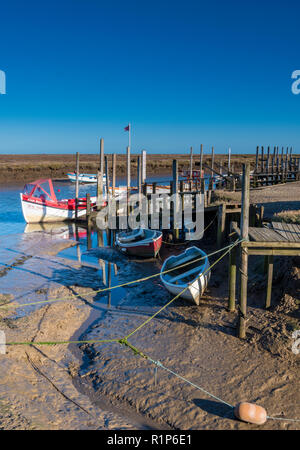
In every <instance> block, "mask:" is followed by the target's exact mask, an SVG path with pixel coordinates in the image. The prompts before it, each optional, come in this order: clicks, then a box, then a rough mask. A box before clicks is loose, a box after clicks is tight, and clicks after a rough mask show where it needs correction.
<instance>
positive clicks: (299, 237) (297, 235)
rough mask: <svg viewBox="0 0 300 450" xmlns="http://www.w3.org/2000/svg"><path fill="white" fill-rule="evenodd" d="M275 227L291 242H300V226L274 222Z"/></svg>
mask: <svg viewBox="0 0 300 450" xmlns="http://www.w3.org/2000/svg"><path fill="white" fill-rule="evenodd" d="M272 227H273V229H275V230H276V232H278V233H280V234H281V235H282V236H285V238H286V240H287V241H289V242H300V227H299V225H296V224H291V223H283V222H272Z"/></svg>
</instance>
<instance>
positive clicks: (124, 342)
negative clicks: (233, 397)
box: [6, 239, 300, 422]
mask: <svg viewBox="0 0 300 450" xmlns="http://www.w3.org/2000/svg"><path fill="white" fill-rule="evenodd" d="M242 240H244V239H242ZM242 240H238V241H236V242H234V243H233V244H232V245H230V246H227V247H224V248H223V249H222V250H224V249H225V248H228V247H229V248H228V250H227V251H226V252H225V253H224V254H223V255H221V256H220V258H218V259H217V260H216V261H215V262H214V263H213V264H212V265H211V266H210V267H209V268H207V269H206V270H205V271H204V272H203V273H202V274H201V275H200V276H203V275H204V274H205V273H206V272H207V271H208V270H210V269H211V268H212V267H213V266H214V265H216V264H217V263H218V262H219V261H220V260H221V259H222V258H223V257H224V256H225V255H226V254H227V253H229V252H230V251H231V249H232V248H233V247H234V246H236V245H238V244H239V242H241V241H242ZM194 262H195V261H194ZM177 268H178V267H177ZM200 276H199V277H198V278H200ZM186 289H188V286H187V287H186V288H184V289H183V290H182V291H181V292H180V293H179V294H177V295H176V296H175V297H174V298H173V299H171V300H170V302H168V303H167V304H166V305H164V306H163V307H162V308H160V309H159V310H158V311H157V312H156V313H155V314H153V315H152V316H151V317H150V318H149V319H147V320H146V321H145V322H143V323H142V324H141V325H139V326H138V327H137V328H136V329H135V330H133V331H132V332H131V333H130V334H128V335H127V336H126V337H124V338H122V339H102V340H97V339H92V340H86V341H83V340H82V341H57V342H54V341H49V342H32V341H31V342H7V343H6V345H58V344H72V343H73V344H83V343H87V344H103V343H112V342H114V343H119V344H120V345H124V346H125V347H128V348H129V349H130V350H131V351H132V352H133V353H134V354H135V355H136V356H140V357H141V358H143V359H146V360H148V361H150V362H152V363H153V364H155V366H156V367H160V368H161V369H163V370H165V371H167V372H169V373H170V374H172V375H174V376H175V377H176V378H179V379H181V380H182V381H184V382H185V383H188V384H189V385H190V386H193V387H194V388H196V389H198V390H200V391H202V392H204V393H205V394H206V395H208V396H209V397H212V398H214V399H215V400H217V401H218V402H220V403H223V404H224V405H226V406H228V407H229V408H231V409H234V406H233V405H231V404H230V403H228V402H226V401H225V400H223V399H221V398H219V397H217V396H215V395H214V394H212V393H211V392H209V391H207V390H206V389H204V388H202V387H201V386H199V385H197V384H195V383H193V382H192V381H190V380H188V379H187V378H185V377H183V376H181V375H179V374H178V373H176V372H174V371H173V370H171V369H169V368H168V367H166V366H164V365H163V364H162V363H161V362H160V361H156V360H154V359H152V358H150V356H148V355H146V354H145V353H143V352H142V351H141V350H139V349H138V348H137V347H135V346H133V345H132V344H131V343H130V342H128V338H129V337H130V336H132V335H133V334H134V333H136V332H137V331H138V330H140V329H141V328H142V327H143V326H144V325H146V324H147V323H148V322H150V321H151V320H152V319H154V317H155V316H156V315H157V314H158V313H159V312H161V311H162V310H164V309H165V308H166V307H167V306H168V305H170V304H171V303H172V302H173V301H174V300H176V299H177V298H178V297H179V296H180V295H181V294H182V293H183V292H184V291H185V290H186ZM267 419H270V420H281V421H286V422H287V421H288V422H300V419H290V418H286V419H285V418H284V417H272V416H267Z"/></svg>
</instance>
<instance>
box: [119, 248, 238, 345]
mask: <svg viewBox="0 0 300 450" xmlns="http://www.w3.org/2000/svg"><path fill="white" fill-rule="evenodd" d="M237 244H238V242H236V243H234V244H232V246H231V247H230V248H229V249H228V250H227V251H226V252H225V253H223V255H221V256H220V258H218V259H217V260H216V261H215V262H214V263H213V264H212V265H211V266H209V267H208V268H207V269H206V270H204V272H202V273H201V275H199V277H198V278H200V277H201V276H203V275H205V274H206V273H207V272H208V271H209V270H211V269H212V267H214V266H215V265H216V264H217V263H218V262H219V261H221V259H222V258H224V256H225V255H227V253H229V252H230V251H231V250H232V248H233V247H234V246H235V245H237ZM198 278H197V279H198ZM188 288H189V285H187V286H186V287H185V288H184V289H183V290H182V291H181V292H179V294H177V295H176V296H175V297H174V298H172V300H170V301H169V302H168V303H167V304H166V305H164V306H163V307H162V308H160V309H159V310H158V311H157V312H156V313H154V314H153V315H152V316H151V317H149V318H148V319H147V320H145V322H143V323H142V324H141V325H140V326H138V327H137V328H136V329H135V330H133V331H132V332H131V333H130V334H128V335H127V336H126V339H128V338H129V337H130V336H132V335H133V334H134V333H136V332H137V331H138V330H140V329H141V328H142V327H143V326H144V325H146V324H147V323H148V322H150V320H152V319H153V318H154V317H155V316H157V314H159V313H160V312H161V311H163V310H164V309H165V308H166V307H167V306H169V305H170V304H171V303H173V302H174V300H176V299H177V298H178V297H180V296H181V295H182V294H183V293H184V292H185V291H186V290H187V289H188Z"/></svg>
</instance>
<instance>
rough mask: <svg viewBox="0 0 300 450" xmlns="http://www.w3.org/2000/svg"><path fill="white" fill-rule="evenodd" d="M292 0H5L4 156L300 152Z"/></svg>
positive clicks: (0, 10) (0, 33)
mask: <svg viewBox="0 0 300 450" xmlns="http://www.w3.org/2000/svg"><path fill="white" fill-rule="evenodd" d="M299 17H300V5H299V2H297V1H289V0H286V1H284V2H283V1H276V0H275V1H273V2H271V1H255V0H254V1H253V0H252V1H251V2H250V1H244V2H241V1H230V0H229V1H227V2H224V1H209V2H207V1H205V2H204V1H203V2H202V1H190V0H186V1H184V2H182V1H181V2H179V1H177V0H173V1H169V0H167V1H165V0H160V1H156V0H153V1H151V2H150V1H144V0H139V1H131V0H128V1H127V0H126V1H124V0H123V1H118V0H116V1H113V0H110V1H102V0H60V1H56V0H52V1H51V2H49V1H47V0H45V1H43V2H41V1H30V0H28V1H25V0H24V1H14V0H11V1H10V2H6V3H4V2H2V3H1V6H0V70H3V71H5V73H6V80H7V93H6V95H1V96H0V153H48V152H51V153H63V152H66V153H70V152H75V151H80V152H86V153H95V152H97V151H98V148H99V138H100V137H103V138H104V141H105V150H106V151H107V152H125V147H126V145H127V137H128V135H127V133H126V132H125V131H123V130H124V127H125V126H126V125H127V124H128V122H130V123H132V150H133V152H138V151H140V150H141V149H142V148H145V149H147V150H148V151H149V152H151V153H176V152H178V153H183V152H186V151H188V149H189V147H190V146H193V147H194V149H195V151H197V150H198V149H199V146H200V144H201V143H203V144H204V148H205V150H206V151H209V149H210V147H211V146H212V145H214V146H215V149H216V152H219V153H221V152H225V151H227V148H228V146H230V147H231V148H232V151H233V152H234V153H239V152H241V153H242V152H243V153H251V152H254V151H255V147H256V145H264V146H267V145H271V146H273V145H279V146H281V145H284V146H287V145H289V146H293V147H294V149H295V152H298V153H300V133H299V130H300V127H299V119H300V95H298V96H297V95H293V94H292V92H291V84H292V79H291V74H292V72H293V71H294V70H297V69H300V54H299V40H300V38H299V31H298V29H299Z"/></svg>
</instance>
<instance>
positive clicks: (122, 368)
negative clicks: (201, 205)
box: [0, 234, 300, 430]
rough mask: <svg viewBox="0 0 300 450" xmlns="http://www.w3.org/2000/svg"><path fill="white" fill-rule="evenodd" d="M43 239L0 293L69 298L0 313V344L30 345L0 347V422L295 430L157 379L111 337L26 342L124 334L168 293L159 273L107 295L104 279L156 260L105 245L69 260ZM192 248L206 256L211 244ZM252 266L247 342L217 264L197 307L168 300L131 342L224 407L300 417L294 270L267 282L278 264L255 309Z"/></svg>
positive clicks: (257, 284) (258, 277) (119, 280)
mask: <svg viewBox="0 0 300 450" xmlns="http://www.w3.org/2000/svg"><path fill="white" fill-rule="evenodd" d="M42 241H43V246H44V248H43V249H42V250H41V242H42ZM44 241H45V239H44V237H43V238H42V237H41V242H40V243H39V242H37V234H35V237H34V242H35V244H34V245H33V244H32V243H31V244H30V245H29V248H25V249H24V251H23V253H25V254H26V255H28V254H32V255H33V256H32V257H31V258H28V259H27V260H25V261H24V263H23V264H22V265H18V266H17V267H16V268H15V269H14V270H10V271H8V272H6V274H5V276H3V277H2V278H1V279H0V286H1V289H0V291H1V294H2V297H1V299H2V300H1V299H0V300H1V301H2V302H6V303H8V305H9V302H13V303H15V304H16V303H19V304H20V303H21V302H22V303H28V302H29V301H43V299H52V300H58V299H62V298H65V297H69V298H70V299H69V300H64V301H61V302H60V301H59V302H53V303H48V304H38V305H32V306H27V307H26V308H25V307H24V308H21V309H16V310H15V311H14V310H13V311H12V312H10V311H8V310H6V311H5V310H4V311H3V312H1V316H0V318H1V319H0V320H1V329H3V330H5V332H6V334H7V340H8V341H18V342H20V341H32V342H33V345H32V346H8V349H7V354H6V355H1V356H0V357H1V365H0V372H1V373H0V375H1V380H2V381H1V384H0V427H1V428H4V429H12V428H16V429H31V428H33V429H142V428H151V429H183V430H184V429H256V428H260V429H300V426H299V423H297V422H284V421H273V420H268V421H267V423H266V424H265V425H263V426H260V427H257V426H255V425H249V424H246V423H242V422H239V421H237V420H236V419H235V418H234V417H233V411H232V409H231V408H230V407H228V406H227V405H225V404H222V403H220V402H218V401H216V400H215V399H213V398H211V397H209V396H208V395H206V394H205V393H203V391H200V390H198V389H196V388H194V387H191V386H189V385H187V384H185V383H184V382H183V381H182V380H179V379H178V378H176V377H174V376H173V375H171V374H169V373H168V372H165V371H163V370H162V369H160V368H159V369H158V370H157V373H156V374H155V366H154V364H152V363H151V362H150V361H149V360H147V359H145V358H142V357H141V356H140V355H137V354H135V353H134V352H133V351H132V350H131V349H130V348H128V347H126V346H123V345H122V346H121V345H120V344H119V343H107V344H100V343H99V344H92V345H91V344H86V343H82V344H80V345H78V344H69V345H63V344H57V345H54V346H52V345H51V346H38V345H34V341H35V342H38V341H56V342H57V341H62V340H68V341H69V340H71V341H73V340H91V339H97V340H100V339H114V338H118V339H119V338H123V337H124V336H127V335H128V334H130V333H131V332H132V331H133V330H135V329H136V328H137V327H139V326H140V325H141V324H142V323H143V322H144V321H145V320H146V319H147V318H149V317H150V316H151V315H152V314H153V313H154V312H156V311H157V310H158V309H159V308H161V307H162V306H163V305H164V304H166V303H167V302H168V301H169V300H170V299H171V298H172V297H171V296H170V294H168V293H167V291H166V290H165V289H164V288H163V286H161V284H160V280H159V277H155V278H152V279H149V280H147V281H144V282H143V283H135V284H131V285H128V286H123V287H121V288H117V289H115V290H112V291H111V294H110V295H109V294H108V293H107V292H97V291H98V290H99V289H102V288H105V287H106V286H107V285H108V283H109V279H110V281H111V285H112V286H113V285H116V284H123V283H126V282H128V281H131V280H136V279H139V278H142V277H145V276H147V275H151V274H154V273H157V272H159V268H160V266H161V261H160V260H157V261H149V262H146V261H142V260H133V259H127V258H126V257H125V256H123V255H120V254H119V253H118V252H116V251H115V250H114V249H111V248H109V247H104V248H96V249H92V250H90V251H88V252H85V254H86V255H87V258H86V259H84V254H82V255H81V257H80V260H76V258H75V255H76V250H77V249H76V248H75V247H73V246H74V241H61V240H55V241H54V240H53V239H52V240H51V242H49V243H48V245H45V242H44ZM199 245H200V246H201V248H203V249H204V250H206V251H208V252H209V251H210V250H211V248H212V240H211V241H209V240H207V241H205V242H201V243H199ZM69 246H70V247H69ZM68 247H69V248H68ZM183 248H185V247H184V246H183V247H182V248H180V246H179V247H178V248H177V249H176V251H181V250H182V249H183ZM63 249H66V250H63ZM58 251H60V253H59V255H58V256H55V254H56V253H57V252H58ZM170 252H175V250H174V249H173V248H171V247H167V250H165V253H164V254H162V258H165V257H166V256H167V254H168V253H170ZM49 253H51V255H49ZM21 256H24V255H16V258H20V257H21ZM260 263H261V261H260V260H259V259H258V260H257V261H256V263H255V264H253V268H252V269H253V270H252V273H250V276H251V280H252V284H251V283H250V299H249V304H250V306H249V327H248V330H249V332H248V335H247V339H246V340H245V341H240V340H238V339H237V338H236V337H235V326H236V320H237V314H232V313H228V312H227V310H226V297H227V276H226V271H227V264H226V260H223V262H221V263H219V264H218V265H217V266H216V268H215V269H214V270H213V273H212V277H211V282H210V285H209V288H208V290H207V291H206V293H205V295H204V296H203V298H202V300H201V304H200V306H196V305H195V306H194V305H191V304H189V303H188V302H186V301H184V300H176V301H175V302H174V303H172V305H171V306H169V307H168V308H167V309H165V310H164V311H162V312H161V313H159V314H158V315H157V316H156V317H155V319H153V320H151V321H150V322H149V323H147V324H146V325H145V326H143V327H142V328H140V329H139V330H138V331H137V332H135V333H134V334H133V335H132V336H131V337H130V338H129V339H128V340H129V342H130V343H131V344H132V345H134V346H135V347H136V348H138V349H139V350H140V351H142V352H143V353H144V354H146V355H148V356H149V357H151V358H152V359H153V360H157V361H160V362H161V363H163V364H164V365H165V366H166V367H168V368H169V369H171V370H172V371H174V372H176V373H178V374H179V375H181V376H183V377H185V378H187V379H188V380H190V381H192V382H193V383H195V384H197V385H199V386H201V387H202V388H204V389H205V390H207V391H209V392H211V393H212V394H214V395H215V396H217V397H219V398H221V399H223V400H224V401H226V402H227V403H230V404H232V405H235V404H236V403H238V402H239V401H251V402H256V403H258V404H260V405H262V406H264V407H265V408H266V409H267V412H268V414H269V415H271V416H276V415H277V416H280V417H283V416H284V417H289V418H298V419H299V416H300V410H299V405H300V397H299V356H298V355H294V354H293V353H292V352H291V350H290V349H291V345H292V340H291V331H292V328H293V326H297V324H296V322H295V321H297V320H298V319H297V317H298V316H297V314H298V309H297V304H296V300H297V295H298V292H299V291H298V289H299V266H298V262H297V261H293V262H290V263H288V262H287V263H285V264H287V266H285V270H284V274H285V278H283V279H282V278H280V276H278V277H277V278H276V273H277V274H279V273H280V270H279V268H278V267H277V269H276V267H275V274H274V276H275V284H276V283H277V285H276V286H277V289H276V292H277V297H276V299H275V302H274V307H273V309H272V310H271V311H264V310H263V309H262V308H261V306H260V305H261V303H262V287H261V286H262V285H263V281H264V278H263V275H262V274H261V272H260V269H259V265H260ZM279 265H282V261H281V262H280V264H279ZM256 266H257V267H256ZM99 267H100V269H99ZM109 268H110V269H109ZM21 270H23V271H24V273H25V274H26V286H24V283H23V281H24V277H23V278H22V277H21V278H20V277H19V278H18V277H17V276H16V272H17V271H18V272H21ZM109 270H110V276H109ZM104 271H105V277H104ZM18 283H19V284H18ZM11 286H14V289H11ZM283 286H284V288H283ZM24 288H26V289H24ZM10 289H11V291H10ZM298 299H299V297H298ZM8 305H7V306H8ZM293 324H294V325H293Z"/></svg>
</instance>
